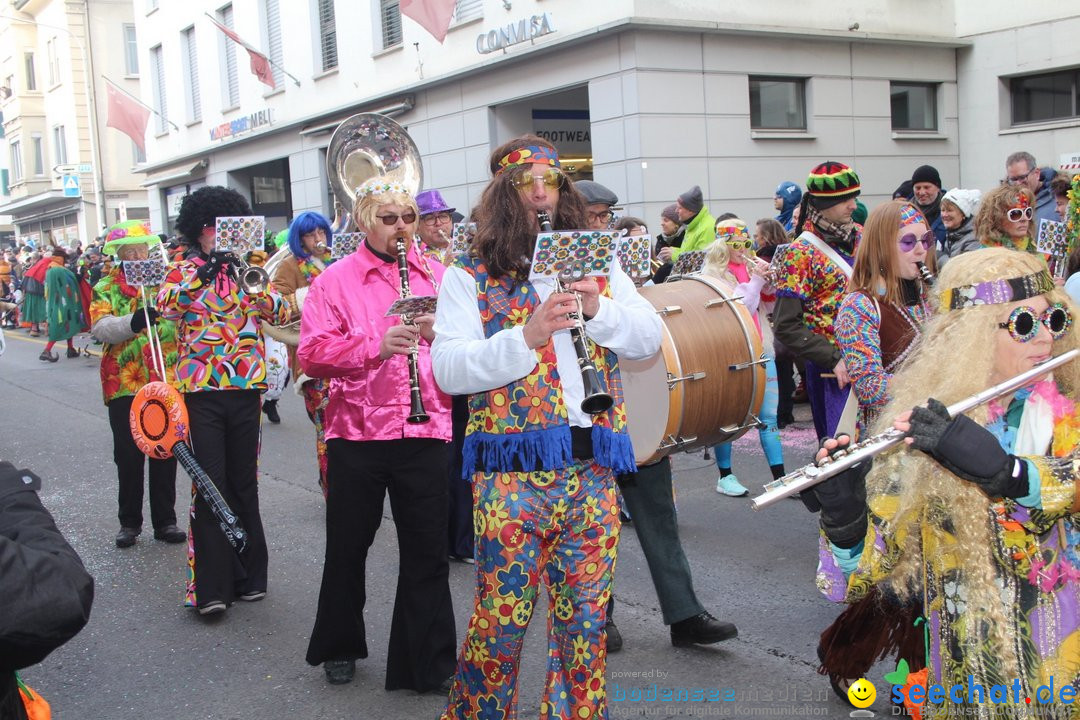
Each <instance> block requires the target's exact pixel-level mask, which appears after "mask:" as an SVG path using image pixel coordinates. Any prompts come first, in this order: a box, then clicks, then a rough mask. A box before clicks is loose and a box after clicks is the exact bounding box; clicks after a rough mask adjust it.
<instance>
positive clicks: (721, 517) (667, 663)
mask: <svg viewBox="0 0 1080 720" xmlns="http://www.w3.org/2000/svg"><path fill="white" fill-rule="evenodd" d="M7 336H8V350H7V353H6V354H5V355H4V356H3V357H2V358H0V458H3V459H6V460H10V461H12V462H14V463H15V464H16V465H17V466H20V467H29V468H31V469H33V470H34V471H35V472H37V473H38V474H39V475H41V477H42V478H43V485H44V488H43V492H42V500H43V501H44V503H45V505H46V506H47V507H48V508H49V509H50V510H51V511H52V513H53V514H54V516H55V517H56V521H57V524H58V525H59V527H60V529H61V530H62V531H63V532H64V534H65V535H66V536H67V538H68V540H69V541H70V542H71V544H72V545H73V546H74V547H75V549H76V550H77V551H78V552H79V554H80V555H81V556H82V558H83V561H84V562H85V564H86V566H87V568H88V569H89V570H90V572H91V573H92V574H93V575H94V578H95V580H96V584H97V585H96V597H95V601H94V608H93V613H92V616H91V619H90V623H89V624H88V625H87V627H86V628H85V629H84V630H83V631H82V632H81V633H80V634H79V635H78V636H77V637H75V638H74V639H73V640H72V641H71V642H69V643H68V644H67V645H65V646H64V647H62V648H60V649H58V650H57V651H56V652H54V653H53V654H52V655H51V656H50V657H49V658H47V659H46V660H45V661H44V662H43V663H41V664H40V665H38V666H35V667H32V668H29V669H27V670H26V671H25V672H24V673H23V675H24V677H25V679H26V680H27V682H28V683H29V684H30V685H31V686H33V687H35V688H37V689H38V690H39V691H40V692H41V693H42V694H43V696H44V697H45V698H46V699H47V700H48V701H49V702H50V703H51V704H52V707H53V713H54V715H53V716H54V717H55V718H59V719H61V720H66V719H68V718H73V719H78V720H96V719H99V718H100V719H103V720H105V719H107V720H125V719H128V718H130V719H132V720H135V719H138V720H142V719H144V718H224V719H229V720H233V719H235V720H247V719H249V718H251V719H254V718H301V719H306V718H312V719H314V718H320V719H323V718H326V719H333V718H350V719H353V718H409V719H412V718H436V717H438V715H439V713H440V711H441V710H442V707H443V705H444V699H443V698H440V697H438V696H437V695H417V694H415V693H412V692H408V691H398V692H386V691H385V690H383V670H384V667H385V661H386V647H385V644H386V634H387V632H388V628H389V621H390V616H391V612H392V607H393V589H394V583H395V578H396V568H397V552H396V544H397V543H396V538H395V534H394V527H393V521H392V520H391V517H390V511H389V506H388V505H387V507H386V509H385V512H384V517H385V518H386V520H387V521H386V522H385V523H384V524H383V527H382V528H381V529H380V531H379V534H378V536H377V538H376V541H375V545H374V546H373V547H372V550H371V555H370V558H369V561H368V573H369V574H368V588H369V598H368V606H367V610H366V619H367V623H368V636H369V644H370V649H371V657H369V658H368V659H367V660H363V661H360V662H359V664H358V669H357V676H356V680H355V681H354V682H353V683H352V684H350V685H345V686H334V687H332V686H329V685H327V684H326V682H325V680H324V678H323V673H322V670H321V669H320V668H313V667H310V666H308V665H307V664H306V663H305V662H304V651H305V649H306V647H307V641H308V636H309V633H310V631H311V627H312V624H313V621H314V616H315V606H316V599H317V595H318V588H319V580H320V576H321V571H322V555H323V544H324V543H323V514H324V503H323V499H322V495H321V493H320V492H319V490H318V487H317V485H316V467H315V458H314V431H313V429H312V427H311V425H310V423H309V422H308V420H307V417H306V415H305V414H304V410H303V404H302V402H301V401H300V398H299V397H297V396H296V395H294V394H293V393H292V390H291V388H290V389H289V390H287V391H286V394H285V397H284V398H283V400H282V402H281V404H280V405H281V416H282V423H281V424H280V425H270V424H269V423H265V424H264V425H263V440H262V456H261V461H260V464H261V477H260V488H261V505H262V514H263V522H264V525H265V526H266V533H267V538H268V542H269V549H270V588H269V595H268V597H267V598H266V600H264V601H263V602H260V603H253V604H245V603H240V604H237V605H236V606H234V607H233V608H231V609H230V610H229V611H228V612H227V613H225V614H224V615H220V616H216V617H214V618H212V619H204V618H200V617H199V616H198V615H196V614H195V613H194V612H192V611H191V610H188V609H185V608H184V607H183V606H182V601H183V583H184V578H185V572H186V564H185V556H184V549H183V546H182V545H179V546H178V545H167V544H164V543H161V542H157V541H154V540H153V539H152V535H151V534H150V533H149V532H147V533H144V535H143V536H141V537H140V538H139V542H138V543H137V544H136V545H135V546H134V547H133V548H130V549H126V550H120V549H117V548H116V547H115V545H114V543H113V536H114V535H115V533H116V531H117V529H118V522H117V519H116V472H115V466H114V465H113V463H112V450H111V437H110V433H109V425H108V419H107V416H106V413H105V407H104V405H103V404H102V402H101V388H100V384H99V379H98V358H96V357H85V356H84V357H80V358H76V359H67V358H64V357H63V356H62V355H63V352H62V351H63V348H62V346H61V347H60V348H59V350H60V351H61V356H62V357H61V359H60V361H59V362H58V363H55V364H50V363H43V362H41V361H39V360H38V359H37V356H38V353H40V352H41V349H42V343H41V342H40V341H38V340H36V339H31V338H28V337H27V336H26V334H25V332H22V331H18V332H10V331H9V332H8V334H7ZM88 342H89V340H88V339H86V338H85V337H83V338H81V339H79V340H77V344H78V345H79V346H82V345H86V344H88ZM90 347H91V349H93V346H90ZM796 413H797V418H799V419H800V422H798V423H797V424H796V425H795V426H792V427H790V428H787V429H785V430H784V431H783V436H784V446H785V459H786V461H787V465H788V468H789V469H790V468H793V467H796V466H798V465H801V464H803V463H805V462H806V461H807V460H808V459H809V457H810V452H811V451H810V448H811V447H812V445H813V440H812V434H813V431H812V428H811V426H810V425H809V422H808V420H809V412H808V410H807V408H806V406H797V407H796ZM674 468H675V483H676V486H677V502H678V508H679V525H680V532H681V535H682V540H683V544H684V546H685V548H686V552H687V555H688V557H689V559H690V564H691V567H692V569H693V572H694V580H695V585H696V588H697V592H698V595H699V597H700V598H701V600H702V602H703V603H704V604H705V605H706V607H708V608H709V609H710V610H711V611H712V613H713V614H714V615H716V616H717V617H719V618H721V619H725V620H729V621H731V622H734V623H735V624H736V625H737V626H738V628H739V637H738V638H737V639H734V640H731V641H727V642H724V643H721V644H719V645H714V646H710V647H702V648H690V649H676V648H674V647H673V646H672V645H671V643H670V640H669V638H668V631H667V628H666V627H665V626H664V625H663V623H662V621H661V619H660V611H659V608H658V604H657V600H656V594H655V592H654V590H653V587H652V582H651V580H650V578H649V574H648V569H647V567H646V565H645V560H644V557H643V555H642V553H641V549H640V546H639V545H638V541H637V537H636V536H635V534H634V532H633V531H632V529H631V528H632V525H629V526H626V527H624V533H623V540H622V544H621V547H620V548H619V556H618V567H617V572H616V597H617V600H618V612H617V615H616V617H617V619H618V622H619V627H620V628H621V630H622V633H623V636H624V638H625V641H626V646H625V649H624V650H623V651H622V652H620V653H617V654H614V655H612V656H611V657H610V658H609V661H608V699H609V716H610V717H613V718H615V717H650V716H652V717H656V716H665V717H670V716H682V717H699V716H705V717H708V716H714V715H716V716H726V717H751V716H752V717H770V716H773V717H776V716H814V717H821V716H832V717H846V716H848V714H849V712H850V711H851V710H852V708H851V707H850V706H847V705H846V704H843V703H841V702H840V701H838V700H837V699H836V698H835V697H834V696H833V695H832V692H831V690H830V689H829V686H828V683H827V682H826V680H825V679H824V678H823V677H821V676H819V675H817V674H816V672H815V667H816V664H817V662H816V657H815V652H814V651H815V648H816V646H817V640H818V635H819V634H820V632H821V630H822V629H823V628H825V627H826V626H827V625H828V624H829V623H830V622H831V621H832V620H833V618H834V617H835V616H836V614H837V608H836V607H835V606H833V605H831V604H830V603H828V602H826V601H825V600H824V598H822V597H821V596H820V594H819V593H818V592H817V590H816V588H815V586H814V570H815V565H816V552H817V551H816V520H815V518H814V517H813V516H811V515H810V514H809V513H807V512H806V510H805V509H804V508H803V506H802V504H801V503H799V502H795V501H785V502H782V503H780V504H778V505H776V506H774V507H772V508H770V509H768V510H765V511H762V512H754V511H752V510H751V509H750V507H749V501H748V500H747V499H733V498H728V497H724V496H721V495H718V494H717V493H716V492H715V483H716V475H717V473H716V468H715V466H714V465H713V463H712V461H711V460H706V459H704V458H703V456H702V454H701V453H696V454H690V455H680V456H677V457H676V458H675V462H674ZM735 471H736V473H737V474H738V475H739V478H740V480H742V481H743V483H744V484H745V485H746V486H747V487H750V488H751V489H752V492H753V493H754V494H756V493H757V491H758V490H759V489H760V486H761V484H762V483H763V482H765V481H766V480H767V479H768V478H769V475H768V467H767V466H766V464H765V460H764V457H763V456H762V454H761V451H760V447H759V445H758V441H757V437H756V434H752V435H751V436H748V437H744V438H743V439H741V440H740V441H739V442H738V443H737V446H736V454H735ZM177 484H178V496H179V499H178V502H177V510H178V512H177V514H178V516H179V517H180V524H181V527H186V516H187V513H186V507H187V493H188V487H189V483H188V481H187V478H186V476H184V474H183V471H182V470H181V471H180V472H179V478H178V483H177ZM144 514H145V515H146V516H147V520H146V524H147V526H149V509H148V508H147V509H146V510H145V512H144ZM472 573H473V568H472V566H468V565H464V564H457V563H452V564H451V584H452V588H453V592H454V601H455V611H456V613H457V617H458V634H459V637H460V635H461V634H462V632H463V630H464V628H465V626H466V622H467V620H468V617H469V614H470V611H471V606H472V582H473V579H472ZM543 613H546V607H544V606H543V604H541V605H540V606H539V607H538V608H537V617H536V619H535V620H534V622H533V627H532V628H531V629H530V631H529V634H528V637H527V639H526V643H525V649H524V654H523V657H524V667H523V670H522V674H521V682H520V689H519V698H520V702H519V709H520V716H521V717H522V718H529V717H536V716H537V713H538V707H539V698H540V693H541V688H542V681H543V668H544V655H545V645H544V629H545V622H544V615H543ZM889 669H891V668H886V667H884V666H879V667H877V668H875V670H874V671H873V672H872V673H871V675H870V678H869V679H870V680H871V682H873V683H875V684H876V685H877V688H878V700H877V702H876V703H875V704H874V706H873V707H872V708H871V709H872V710H876V712H877V714H878V716H882V717H884V716H888V715H890V714H891V711H890V708H889V707H888V700H887V695H888V690H887V688H886V685H885V682H884V681H883V680H882V675H883V674H884V672H887V671H888V670H889ZM654 684H655V686H656V688H658V689H661V690H662V689H663V688H676V689H677V688H686V689H687V691H688V693H689V692H692V691H693V690H694V689H701V690H702V691H703V693H704V694H705V695H706V696H707V695H708V693H710V691H711V692H713V693H714V696H715V695H718V696H719V697H720V698H727V699H726V700H719V701H714V702H698V703H694V702H660V701H647V700H640V701H638V700H635V699H634V698H636V697H637V695H636V693H637V692H644V693H645V696H644V697H648V696H649V695H648V693H649V692H650V690H651V689H652V688H653V686H654ZM620 692H621V693H622V695H620Z"/></svg>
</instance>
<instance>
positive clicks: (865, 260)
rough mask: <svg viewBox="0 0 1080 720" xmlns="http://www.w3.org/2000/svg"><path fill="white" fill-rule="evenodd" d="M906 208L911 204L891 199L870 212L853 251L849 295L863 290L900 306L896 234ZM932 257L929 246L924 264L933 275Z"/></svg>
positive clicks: (900, 294) (927, 226) (932, 248)
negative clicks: (853, 258) (901, 214)
mask: <svg viewBox="0 0 1080 720" xmlns="http://www.w3.org/2000/svg"><path fill="white" fill-rule="evenodd" d="M907 205H911V203H909V202H907V201H905V200H892V201H891V202H887V203H884V204H882V205H878V206H877V207H876V208H874V211H873V212H872V213H870V217H868V218H867V219H866V225H865V226H864V227H863V236H862V241H861V242H860V243H859V249H858V250H857V251H856V252H855V265H854V266H853V267H852V269H851V280H850V281H849V282H848V292H859V291H862V292H864V293H866V294H867V295H868V296H869V297H872V298H873V297H878V298H881V299H883V300H884V301H885V302H887V303H891V304H892V305H896V306H897V307H899V306H901V305H903V303H904V296H903V291H902V290H901V288H900V281H901V278H900V271H899V262H898V261H897V257H896V255H897V247H896V242H897V241H896V233H897V231H898V230H899V229H900V211H901V210H903V209H904V207H905V206H907ZM912 207H914V206H912ZM924 219H925V218H924ZM926 231H927V232H930V223H926ZM934 256H935V253H934V246H933V245H931V246H930V247H929V248H928V249H927V251H926V260H925V261H924V263H925V264H926V267H928V268H930V271H931V272H933V273H936V272H937V262H936V260H935V257H934ZM919 282H922V280H921V279H920V280H919ZM924 293H925V290H924Z"/></svg>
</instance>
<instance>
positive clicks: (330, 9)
mask: <svg viewBox="0 0 1080 720" xmlns="http://www.w3.org/2000/svg"><path fill="white" fill-rule="evenodd" d="M317 2H318V4H319V50H320V52H321V53H322V69H323V72H326V71H327V70H331V69H333V68H336V67H337V64H338V57H337V24H336V23H335V21H334V0H317Z"/></svg>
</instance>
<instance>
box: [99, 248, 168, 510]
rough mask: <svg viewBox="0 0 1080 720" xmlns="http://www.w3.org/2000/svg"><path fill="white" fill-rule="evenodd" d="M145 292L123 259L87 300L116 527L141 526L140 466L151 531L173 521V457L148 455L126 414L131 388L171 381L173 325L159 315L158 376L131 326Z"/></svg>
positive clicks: (145, 343)
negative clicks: (97, 355)
mask: <svg viewBox="0 0 1080 720" xmlns="http://www.w3.org/2000/svg"><path fill="white" fill-rule="evenodd" d="M145 292H146V295H145V298H146V301H147V302H148V303H149V305H150V307H153V302H154V298H155V297H157V288H153V287H149V288H146V289H145ZM143 297H144V296H143V294H142V292H140V289H139V288H137V287H132V286H131V285H129V284H128V283H127V281H126V279H125V277H124V270H123V266H122V265H121V264H117V265H115V266H114V267H113V268H112V269H111V270H110V271H109V272H108V274H106V275H105V276H104V277H102V278H101V280H99V281H98V283H97V285H95V286H94V296H93V300H92V301H91V303H90V326H91V331H92V332H93V334H94V337H96V338H97V339H99V340H101V341H102V343H103V344H102V352H101V391H102V396H103V399H104V401H105V406H106V408H108V414H109V424H110V427H111V429H112V432H113V461H114V462H115V463H116V470H117V481H118V496H117V499H118V505H119V512H118V517H119V520H120V527H122V528H133V529H140V528H141V527H142V522H143V515H142V507H143V483H144V479H143V468H144V466H146V465H147V464H148V465H149V471H148V473H147V475H148V476H149V477H148V478H147V479H148V483H147V484H148V487H149V491H150V492H149V495H150V519H151V521H152V523H153V526H154V529H155V530H161V529H163V528H167V527H169V526H175V525H176V510H175V509H174V508H175V505H176V459H175V458H169V459H167V460H155V459H153V458H150V459H147V458H145V457H144V456H143V453H142V452H141V451H140V450H139V448H138V446H136V445H135V441H134V440H133V439H132V437H131V429H130V424H129V416H130V413H131V404H132V400H133V398H134V396H135V393H137V392H138V391H139V389H140V388H142V386H143V385H145V384H146V383H148V382H151V381H161V380H164V381H165V382H167V383H169V384H170V385H175V383H176V373H175V371H174V369H175V367H176V359H177V352H176V326H175V325H174V324H173V323H171V322H169V321H168V320H162V319H159V320H158V323H157V326H156V327H157V329H156V331H155V332H156V334H157V337H158V339H159V340H160V341H161V354H162V356H163V358H164V360H165V377H164V378H162V377H159V376H158V373H157V370H156V367H155V362H154V358H153V354H152V352H151V348H150V342H149V340H148V339H147V337H148V336H147V333H146V331H145V330H144V331H142V332H138V333H135V332H133V331H132V329H131V318H132V314H133V313H140V314H141V313H142V312H143Z"/></svg>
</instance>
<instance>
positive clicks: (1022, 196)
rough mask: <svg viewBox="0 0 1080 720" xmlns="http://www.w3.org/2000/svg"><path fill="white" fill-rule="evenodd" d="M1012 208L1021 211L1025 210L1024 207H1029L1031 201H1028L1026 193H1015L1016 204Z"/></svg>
mask: <svg viewBox="0 0 1080 720" xmlns="http://www.w3.org/2000/svg"><path fill="white" fill-rule="evenodd" d="M1013 207H1018V208H1021V209H1023V208H1026V207H1031V201H1030V200H1028V196H1027V193H1025V192H1018V193H1016V204H1015V205H1013Z"/></svg>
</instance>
